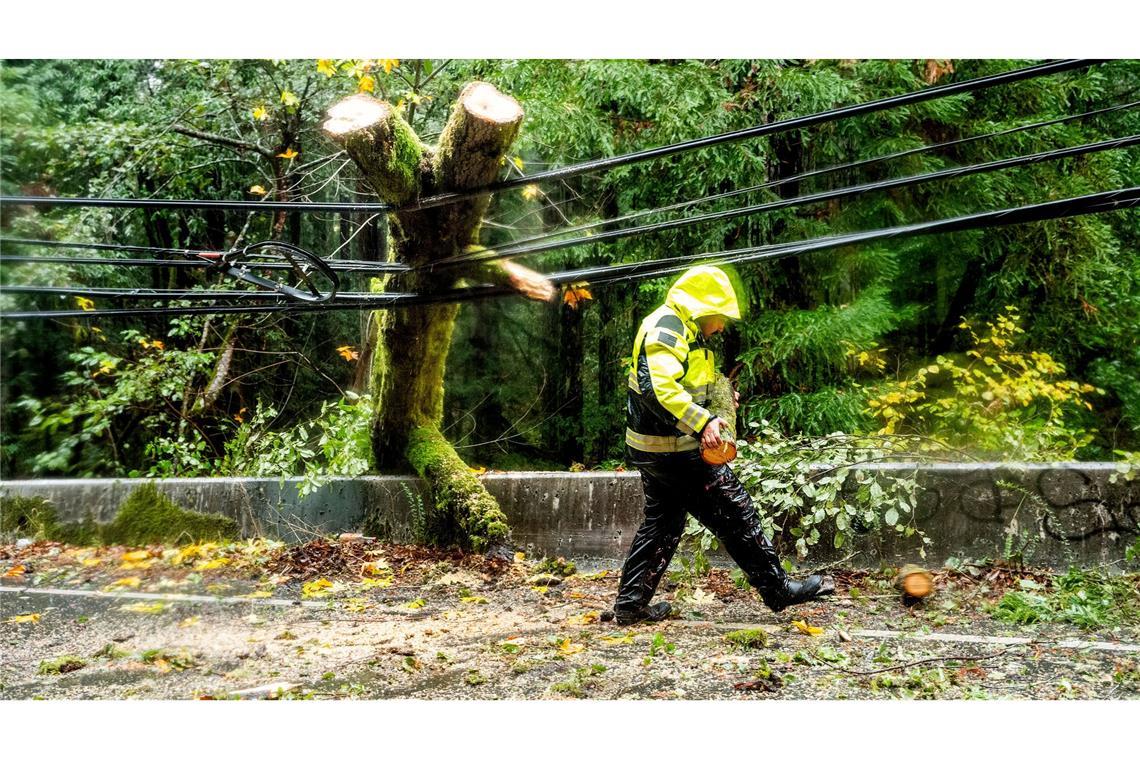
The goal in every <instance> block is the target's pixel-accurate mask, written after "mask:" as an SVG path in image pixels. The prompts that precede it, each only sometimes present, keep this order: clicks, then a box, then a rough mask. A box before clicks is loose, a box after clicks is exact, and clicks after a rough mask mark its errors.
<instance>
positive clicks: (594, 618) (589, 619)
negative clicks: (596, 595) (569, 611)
mask: <svg viewBox="0 0 1140 760" xmlns="http://www.w3.org/2000/svg"><path fill="white" fill-rule="evenodd" d="M601 614H602V613H601V612H600V611H598V610H590V611H589V612H583V613H582V614H581V615H571V616H570V617H568V618H566V622H567V623H569V624H570V625H590V624H591V623H596V622H598V618H599V617H600V616H601Z"/></svg>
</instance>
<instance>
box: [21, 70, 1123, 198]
mask: <svg viewBox="0 0 1140 760" xmlns="http://www.w3.org/2000/svg"><path fill="white" fill-rule="evenodd" d="M1103 62H1104V61H1102V60H1093V59H1068V60H1061V61H1052V62H1049V63H1042V64H1038V65H1036V66H1027V67H1025V68H1021V69H1015V70H1013V71H1006V72H1003V73H1001V74H994V75H992V76H988V77H978V78H975V79H968V80H966V81H965V82H956V83H953V84H946V85H941V86H938V87H929V88H926V89H922V90H917V91H915V92H909V93H905V94H903V95H894V96H891V97H887V98H880V99H879V100H872V101H869V102H867V103H857V104H854V105H850V106H844V107H842V108H834V109H829V110H826V111H820V112H818V113H814V114H810V115H807V116H797V117H794V118H791V119H784V120H781V121H776V122H772V123H770V124H760V125H757V126H754V127H749V128H747V129H740V130H736V131H734V132H725V133H723V134H719V135H711V136H708V137H701V138H697V139H694V140H687V141H684V142H678V143H672V144H670V145H662V146H659V147H656V148H649V149H647V150H641V151H635V152H632V153H626V154H623V155H619V156H610V157H608V158H599V159H594V160H592V161H585V162H582V163H579V164H572V165H570V166H564V167H561V168H559V169H551V170H549V171H544V172H538V173H536V174H531V175H527V176H523V177H516V178H515V179H510V180H504V181H502V182H496V183H492V184H489V185H483V186H481V187H476V188H471V189H469V190H464V191H462V192H453V193H441V194H439V195H434V196H430V197H428V198H422V199H419V200H416V201H412V202H411V203H407V204H402V205H399V206H395V207H393V206H391V205H389V204H385V203H324V202H311V201H310V202H296V201H211V200H173V199H156V198H59V197H46V196H15V195H8V196H0V203H13V204H19V205H30V206H94V207H116V208H175V209H177V208H214V209H222V210H239V211H335V212H343V213H367V212H371V211H391V210H396V211H419V210H422V209H427V208H434V207H436V206H444V205H448V204H451V203H456V202H459V201H461V200H465V199H467V198H472V197H475V196H479V195H485V194H487V193H492V192H496V191H499V190H506V189H509V188H512V187H520V186H523V185H529V184H534V183H537V182H543V181H547V180H555V179H566V178H569V177H574V176H578V175H581V174H586V173H589V172H595V171H601V170H603V169H605V170H608V169H613V168H615V167H618V166H626V165H629V164H634V163H639V162H642V161H649V160H652V159H657V158H664V157H666V156H672V155H676V154H678V153H684V152H687V151H692V150H699V149H701V148H708V147H711V146H714V145H722V144H725V143H730V142H737V141H739V140H745V139H748V138H752V137H761V136H763V135H772V134H778V133H780V132H787V131H790V130H793V129H802V128H804V127H811V126H815V125H817V124H824V123H826V122H830V121H836V120H838V119H844V118H849V117H853V116H863V115H865V114H869V113H874V112H876V111H882V110H885V109H889V108H897V107H900V106H905V105H911V104H913V103H921V102H924V101H927V100H934V99H937V98H944V97H947V96H950V95H960V94H963V93H968V92H974V91H977V90H982V89H985V88H988V87H995V86H997V85H1003V84H1011V83H1013V82H1020V81H1023V80H1026V79H1033V78H1036V77H1041V76H1049V75H1051V74H1059V73H1062V72H1066V71H1072V70H1074V69H1083V68H1088V67H1089V66H1093V65H1096V64H1099V63H1103Z"/></svg>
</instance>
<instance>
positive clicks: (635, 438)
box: [625, 266, 740, 454]
mask: <svg viewBox="0 0 1140 760" xmlns="http://www.w3.org/2000/svg"><path fill="white" fill-rule="evenodd" d="M714 314H720V315H724V316H726V317H729V318H732V319H739V318H740V310H739V307H738V305H737V302H736V294H735V293H734V292H733V289H732V285H731V283H730V281H729V280H728V277H727V275H725V274H724V272H723V271H721V270H719V269H717V268H716V267H711V266H700V267H694V268H693V269H690V270H688V271H687V272H685V274H683V275H682V276H681V278H680V279H678V280H677V282H676V284H674V285H673V287H672V288H671V289H670V290H669V295H668V297H667V298H666V299H665V304H664V305H662V306H661V307H659V308H658V309H656V310H655V311H654V312H653V313H652V314H650V315H649V316H648V317H646V318H645V320H644V321H643V322H642V323H641V326H640V328H639V329H638V331H637V337H636V338H635V339H634V343H633V357H632V359H633V362H632V365H631V366H630V373H629V390H628V392H627V403H626V438H625V441H626V444H627V445H628V446H629V447H630V448H631V449H635V450H637V451H641V452H647V453H650V454H669V453H674V452H679V451H695V450H697V449H698V448H700V441H699V437H700V434H701V431H703V430H704V428H705V425H707V424H708V423H709V420H711V419H712V418H713V414H712V412H710V411H709V410H708V408H707V407H708V403H709V397H710V394H711V390H712V385H713V382H714V380H715V379H716V368H715V365H714V361H713V355H712V352H711V351H709V350H708V349H707V348H705V345H704V340H703V339H702V337H701V332H700V329H699V328H698V327H697V323H696V320H697V319H698V318H699V317H703V316H711V315H714Z"/></svg>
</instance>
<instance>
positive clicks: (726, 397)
mask: <svg viewBox="0 0 1140 760" xmlns="http://www.w3.org/2000/svg"><path fill="white" fill-rule="evenodd" d="M734 391H735V389H734V388H733V387H732V381H731V380H729V379H728V378H727V377H725V376H724V375H721V374H719V373H718V374H717V376H716V380H715V381H713V387H712V393H711V396H712V398H711V400H710V401H709V411H710V412H712V413H713V414H715V415H716V416H717V417H720V418H721V419H722V420H724V421H725V422H727V423H728V427H729V430H730V431H731V433H732V437H733V438H736V399H735V396H734Z"/></svg>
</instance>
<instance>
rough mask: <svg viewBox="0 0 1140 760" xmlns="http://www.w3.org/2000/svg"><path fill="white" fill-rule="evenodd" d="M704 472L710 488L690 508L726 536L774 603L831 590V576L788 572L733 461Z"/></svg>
mask: <svg viewBox="0 0 1140 760" xmlns="http://www.w3.org/2000/svg"><path fill="white" fill-rule="evenodd" d="M704 474H705V482H704V489H703V491H702V493H701V495H700V498H699V499H698V500H697V503H696V504H695V505H694V506H693V507H691V508H690V511H691V512H692V513H693V516H694V517H696V518H697V519H698V520H700V522H701V523H702V524H703V525H704V526H705V527H706V528H708V529H709V530H711V531H712V532H713V533H714V534H715V535H716V536H717V538H719V539H720V542H721V543H722V544H723V545H724V548H725V550H726V551H727V552H728V554H729V556H731V557H732V559H733V561H735V562H736V564H737V565H739V566H740V569H741V570H743V571H744V574H745V576H746V577H747V578H748V582H749V583H750V584H751V585H752V586H754V587H755V588H756V589H757V590H758V591H759V592H760V598H761V599H763V600H764V603H765V604H766V605H768V607H769V608H770V609H772V610H774V611H776V612H779V611H780V610H782V609H784V608H785V607H788V606H790V605H793V604H800V603H802V602H806V601H809V600H811V599H814V598H816V597H818V596H823V595H825V594H829V593H831V591H832V586H831V584H830V582H829V581H827V580H826V579H824V578H821V577H820V576H818V575H812V576H810V577H808V578H807V579H806V580H804V581H803V582H800V581H795V580H792V579H791V578H789V577H788V575H787V573H785V572H784V569H783V568H782V567H781V566H780V557H779V555H778V554H777V553H776V549H775V547H774V546H772V542H771V541H769V540H768V537H767V536H765V535H764V531H763V529H762V528H761V526H760V517H759V515H757V514H756V508H755V506H754V505H753V503H752V497H750V496H749V495H748V492H747V491H745V490H744V486H742V485H741V484H740V481H739V480H737V479H736V475H735V474H734V473H733V472H732V470H731V469H730V468H729V466H728V465H720V466H718V467H709V468H708V469H707V470H706V471H705V473H704Z"/></svg>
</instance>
